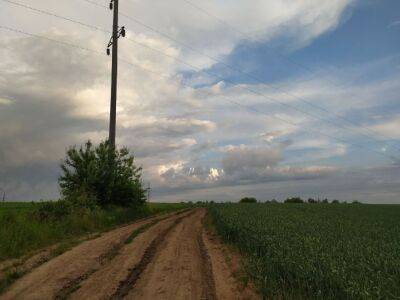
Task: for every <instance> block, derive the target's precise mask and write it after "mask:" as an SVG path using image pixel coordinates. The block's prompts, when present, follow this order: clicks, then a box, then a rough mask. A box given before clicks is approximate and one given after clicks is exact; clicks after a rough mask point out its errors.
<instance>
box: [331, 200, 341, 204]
mask: <svg viewBox="0 0 400 300" xmlns="http://www.w3.org/2000/svg"><path fill="white" fill-rule="evenodd" d="M331 203H332V204H339V203H340V202H339V200H336V199H335V200H332V202H331Z"/></svg>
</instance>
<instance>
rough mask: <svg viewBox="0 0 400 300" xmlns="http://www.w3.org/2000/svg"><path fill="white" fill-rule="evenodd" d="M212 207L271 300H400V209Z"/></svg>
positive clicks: (219, 228) (223, 233)
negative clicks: (276, 299)
mask: <svg viewBox="0 0 400 300" xmlns="http://www.w3.org/2000/svg"><path fill="white" fill-rule="evenodd" d="M209 211H210V215H211V217H212V219H213V222H214V224H215V227H216V230H217V232H218V233H219V234H220V235H221V236H222V237H223V239H225V240H226V241H228V242H229V243H231V244H234V245H235V246H237V248H238V249H239V250H240V251H241V252H242V253H243V254H244V256H245V258H246V259H245V264H244V266H245V270H246V272H247V274H248V275H249V276H250V277H251V278H252V279H253V280H254V282H255V284H256V285H257V287H258V288H259V290H260V291H261V292H262V294H263V295H264V296H266V297H267V298H280V299H282V298H283V299H304V298H306V299H400V206H395V205H345V204H338V205H334V204H327V205H321V204H299V205H298V204H221V205H212V206H211V207H210V210H209Z"/></svg>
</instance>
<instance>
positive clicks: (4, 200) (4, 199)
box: [0, 188, 6, 203]
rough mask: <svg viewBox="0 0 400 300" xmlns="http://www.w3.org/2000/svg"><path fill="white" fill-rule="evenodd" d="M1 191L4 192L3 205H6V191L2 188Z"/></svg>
mask: <svg viewBox="0 0 400 300" xmlns="http://www.w3.org/2000/svg"><path fill="white" fill-rule="evenodd" d="M0 191H2V192H3V199H2V200H3V203H5V202H6V191H5V190H4V189H2V188H0Z"/></svg>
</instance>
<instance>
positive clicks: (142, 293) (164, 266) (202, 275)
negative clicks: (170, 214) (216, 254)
mask: <svg viewBox="0 0 400 300" xmlns="http://www.w3.org/2000/svg"><path fill="white" fill-rule="evenodd" d="M204 215H205V210H204V209H198V210H196V212H195V213H194V214H193V215H191V216H189V217H187V218H185V219H184V220H182V222H181V223H179V224H178V225H177V226H176V227H175V228H173V230H171V231H170V232H169V233H168V235H167V236H166V237H165V238H164V241H163V242H162V243H161V244H160V246H159V251H157V252H156V253H155V255H154V258H153V260H152V261H151V262H150V263H149V264H148V265H147V268H145V270H143V272H142V274H141V275H140V276H139V278H138V279H137V280H136V283H135V285H134V286H130V292H129V294H128V295H127V296H126V297H125V298H124V299H174V300H175V299H216V296H215V295H216V294H215V285H214V280H213V273H212V267H211V262H210V259H209V256H208V253H207V249H206V248H205V245H204V242H203V240H202V235H201V233H202V219H203V217H204Z"/></svg>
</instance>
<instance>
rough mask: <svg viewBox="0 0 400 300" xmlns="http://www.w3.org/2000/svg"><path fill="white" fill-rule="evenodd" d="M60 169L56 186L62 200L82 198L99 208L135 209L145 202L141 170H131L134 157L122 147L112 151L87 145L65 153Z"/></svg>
mask: <svg viewBox="0 0 400 300" xmlns="http://www.w3.org/2000/svg"><path fill="white" fill-rule="evenodd" d="M61 169H62V175H61V176H60V178H59V185H60V189H61V194H62V196H63V197H64V199H67V200H68V199H70V200H71V201H74V199H76V198H77V197H78V196H79V195H80V194H85V195H90V197H93V198H94V199H95V201H96V202H97V204H98V205H101V206H106V205H110V204H115V205H121V206H128V205H138V204H143V203H144V202H145V201H146V195H145V194H146V193H145V192H146V190H145V189H144V188H143V186H142V182H141V173H142V169H141V168H140V167H136V166H135V164H134V156H133V155H131V154H130V153H129V150H128V149H127V148H125V147H124V148H121V149H117V148H115V149H114V148H113V147H111V146H110V144H109V143H108V142H107V141H106V142H102V143H100V144H99V145H98V146H93V144H92V143H91V142H90V141H88V142H87V143H86V144H85V145H84V146H81V147H80V148H79V149H77V147H76V146H74V147H71V148H69V149H68V151H67V156H66V158H65V160H64V161H63V163H62V164H61Z"/></svg>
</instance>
